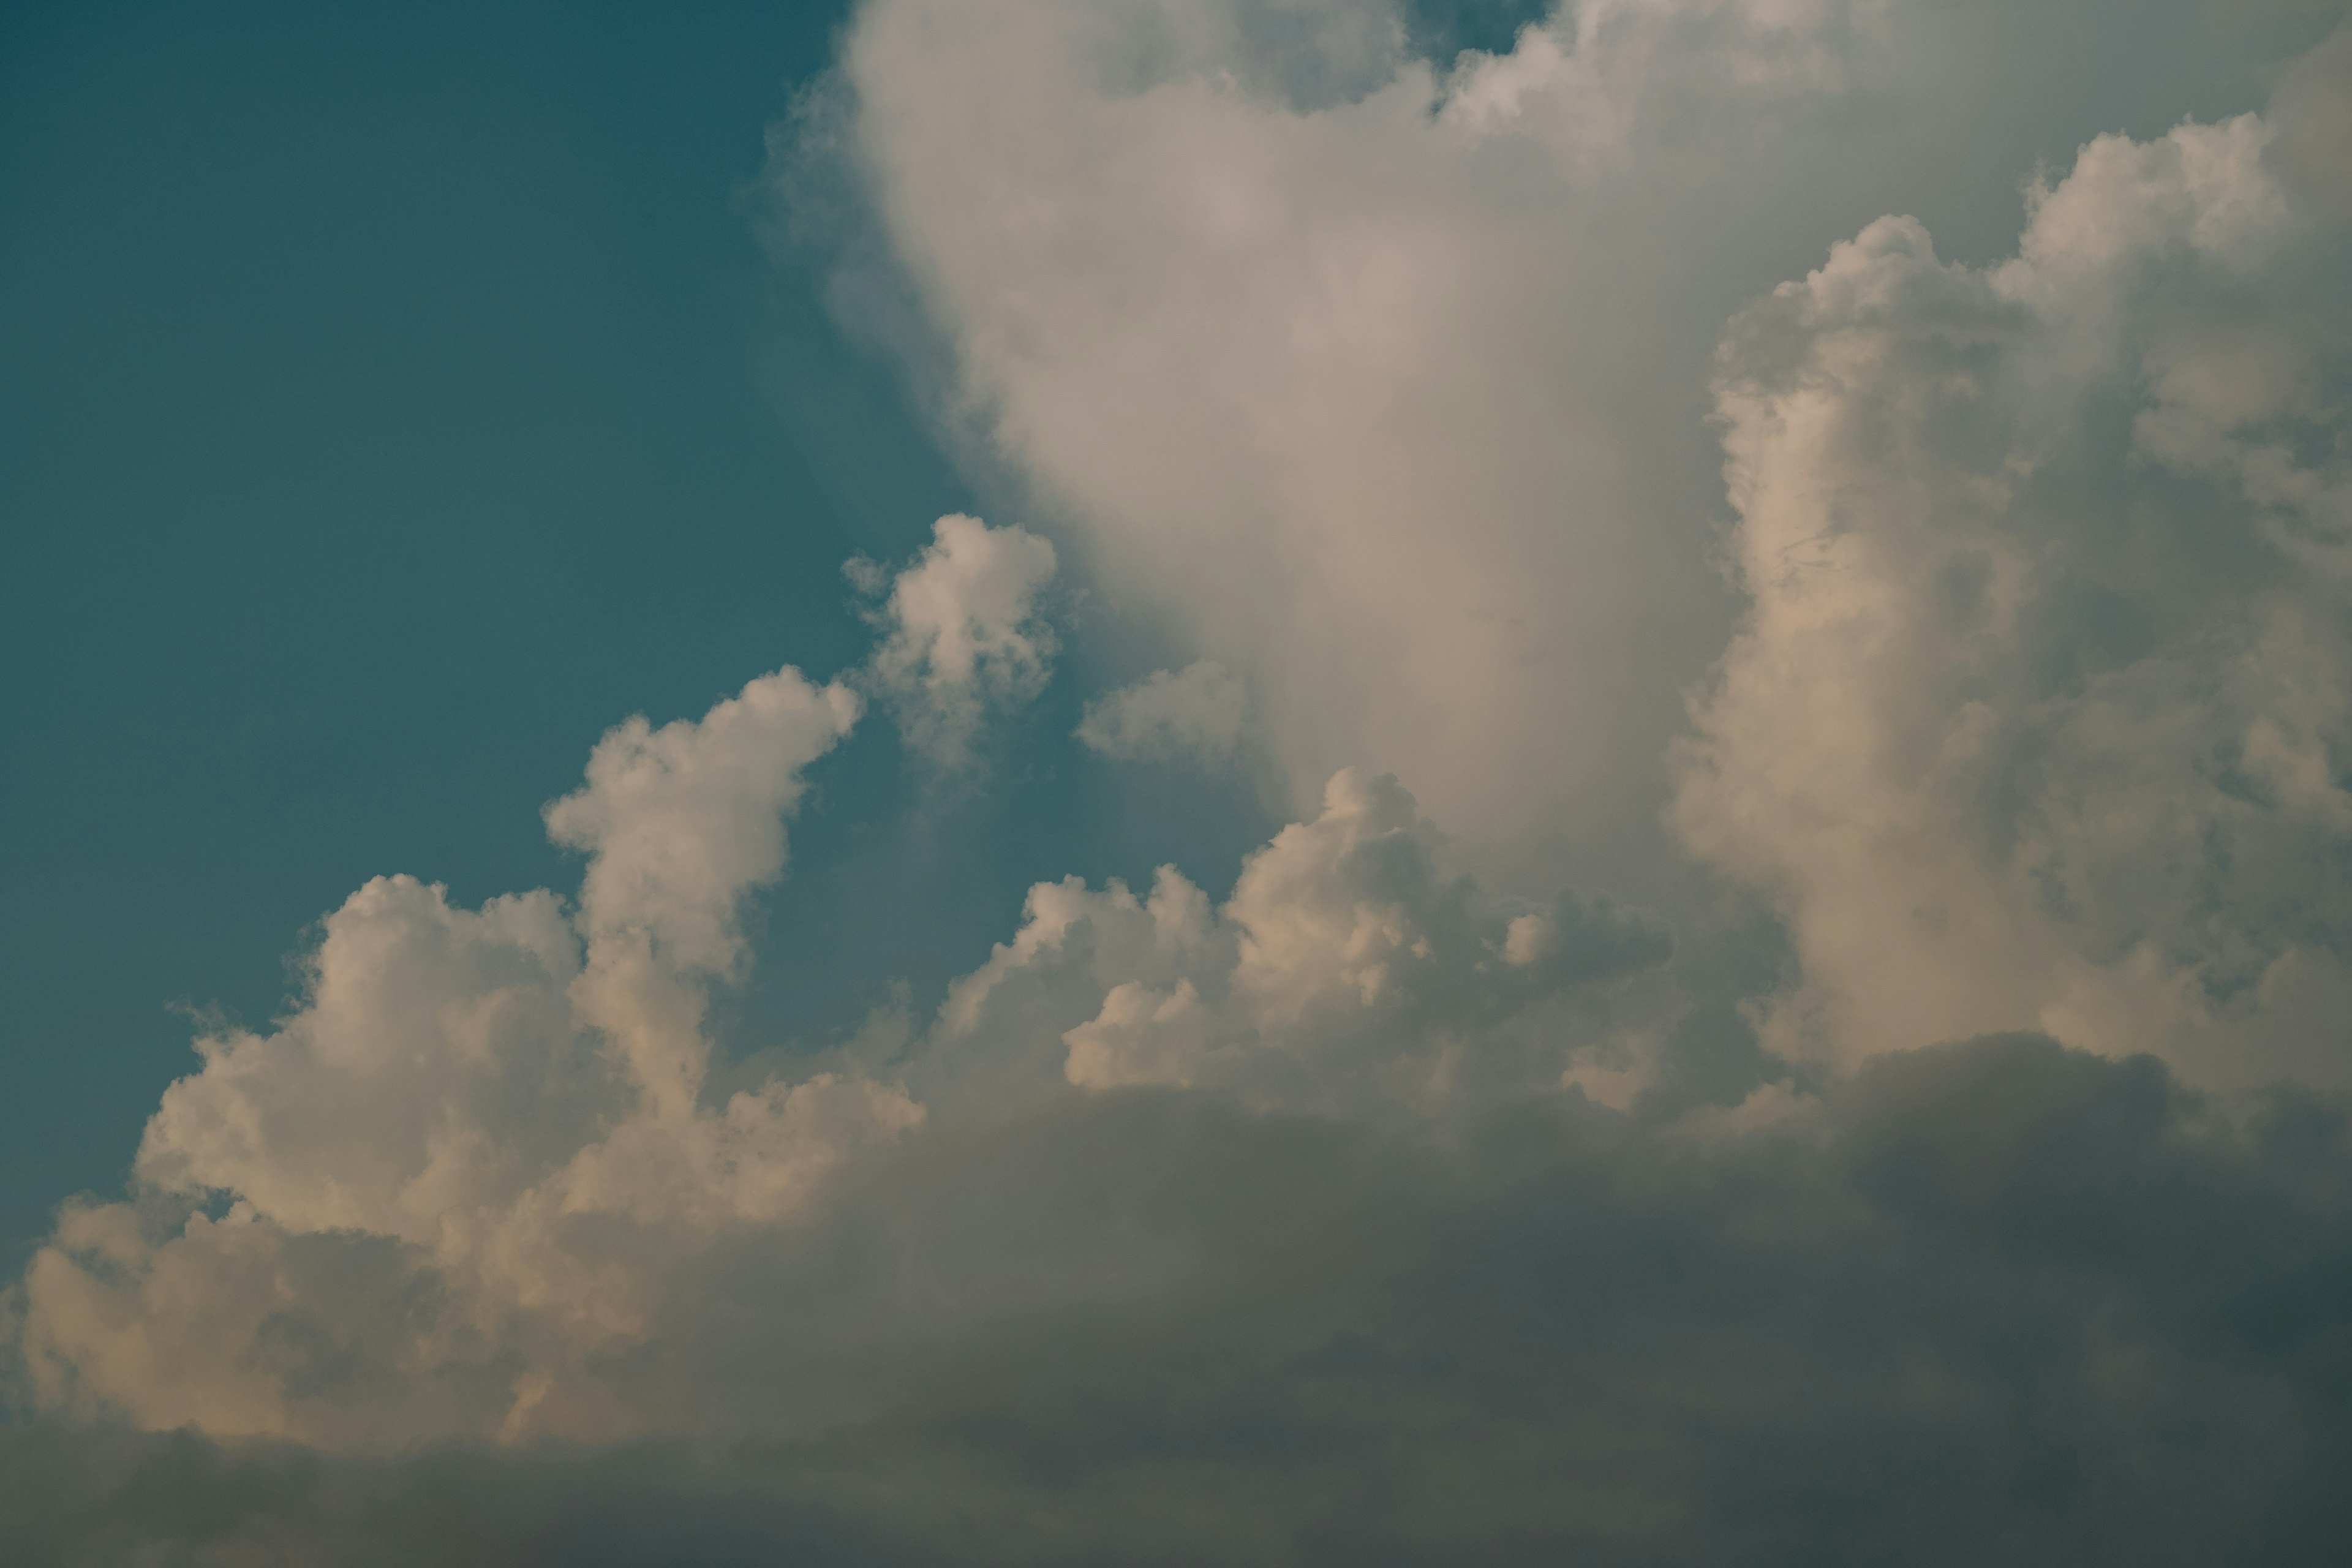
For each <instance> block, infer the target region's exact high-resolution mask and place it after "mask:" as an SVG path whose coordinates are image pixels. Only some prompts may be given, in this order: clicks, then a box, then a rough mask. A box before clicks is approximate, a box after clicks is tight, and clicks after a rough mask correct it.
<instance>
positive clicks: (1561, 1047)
mask: <svg viewBox="0 0 2352 1568" xmlns="http://www.w3.org/2000/svg"><path fill="white" fill-rule="evenodd" d="M1447 858H1448V857H1447V855H1446V853H1445V849H1444V843H1443V841H1442V839H1441V838H1440V837H1439V836H1438V834H1437V832H1436V829H1435V828H1434V827H1433V826H1432V825H1431V824H1430V823H1429V822H1428V821H1427V820H1426V819H1424V818H1423V816H1421V815H1420V814H1419V812H1418V811H1417V810H1416V809H1415V808H1414V805H1413V802H1412V797H1411V796H1410V795H1406V794H1405V792H1404V791H1403V789H1402V787H1401V786H1400V785H1399V784H1397V782H1396V781H1395V780H1394V779H1392V778H1386V777H1370V776H1367V775H1365V774H1361V773H1340V774H1339V775H1338V776H1336V777H1335V778H1333V779H1332V780H1331V782H1330V784H1329V785H1328V788H1327V789H1326V791H1325V794H1324V801H1323V809H1322V811H1321V813H1320V814H1319V815H1318V816H1316V817H1315V818H1314V819H1313V820H1311V821H1308V822H1302V823H1297V824H1294V825H1292V826H1288V827H1286V828H1284V829H1283V830H1282V832H1281V833H1279V834H1277V835H1276V837H1275V838H1274V839H1273V841H1272V842H1271V843H1269V844H1267V845H1266V846H1265V847H1264V848H1262V849H1259V850H1258V851H1256V852H1255V854H1253V855H1252V856H1251V857H1250V858H1248V860H1247V861H1246V862H1244V866H1243V868H1242V873H1241V877H1240V879H1239V880H1238V881H1237V882H1236V883H1235V884H1234V893H1233V897H1232V898H1231V899H1230V900H1227V902H1226V903H1225V904H1224V906H1223V908H1222V909H1214V910H1213V909H1212V908H1211V906H1210V903H1209V900H1208V897H1207V895H1206V894H1204V893H1203V892H1202V890H1201V889H1199V888H1198V887H1196V886H1194V885H1193V884H1192V882H1190V881H1188V880H1187V879H1185V878H1184V877H1183V876H1182V875H1181V873H1179V872H1178V871H1177V870H1176V869H1175V868H1173V867H1163V868H1161V869H1160V874H1159V877H1158V879H1156V880H1155V882H1154V883H1153V885H1152V889H1151V892H1150V896H1149V897H1148V898H1145V899H1140V900H1139V899H1138V898H1137V897H1136V896H1135V895H1134V894H1133V893H1132V892H1130V891H1129V889H1127V888H1126V887H1125V886H1124V885H1123V884H1121V883H1118V882H1116V881H1114V882H1112V883H1110V884H1108V886H1107V887H1105V888H1104V889H1103V890H1102V891H1100V892H1096V891H1093V890H1092V889H1088V888H1087V887H1086V886H1085V885H1084V884H1083V883H1080V882H1078V881H1076V879H1071V880H1069V881H1065V882H1059V883H1041V884H1040V885H1038V886H1037V887H1035V888H1034V889H1031V890H1030V894H1029V900H1028V905H1027V910H1026V914H1027V919H1026V921H1025V923H1024V925H1023V926H1022V928H1021V930H1020V931H1019V933H1018V934H1017V935H1015V936H1014V938H1013V941H1011V942H1006V943H1003V944H1001V945H1000V946H999V947H998V948H997V949H996V952H995V954H994V956H993V957H992V959H991V960H990V961H989V963H986V964H985V965H983V966H982V968H981V969H979V970H977V971H976V972H974V973H971V974H970V975H967V976H966V977H964V978H963V979H962V980H960V981H958V982H957V983H956V984H955V986H954V988H953V989H952V990H951V991H950V994H949V997H948V1001H947V1005H946V1007H945V1009H944V1010H943V1013H942V1035H941V1039H940V1045H939V1047H938V1054H939V1058H940V1063H939V1066H938V1067H937V1068H936V1069H935V1070H936V1071H938V1072H939V1073H940V1074H941V1075H943V1076H946V1077H948V1078H950V1079H956V1078H967V1079H968V1078H971V1077H973V1076H975V1075H993V1074H1000V1073H1001V1072H1002V1071H1003V1069H1002V1068H999V1067H998V1066H997V1064H998V1063H999V1061H1001V1060H1009V1061H1013V1062H1016V1063H1018V1065H1019V1069H1020V1070H1021V1071H1023V1072H1025V1073H1028V1074H1031V1075H1033V1076H1034V1075H1037V1074H1039V1073H1041V1072H1042V1071H1057V1072H1058V1073H1059V1074H1060V1075H1061V1076H1063V1077H1066V1079H1068V1081H1070V1082H1071V1083H1073V1084H1076V1085H1078V1086H1080V1087H1082V1088H1086V1089H1113V1088H1119V1087H1123V1086H1129V1085H1138V1084H1160V1085H1167V1086H1171V1087H1179V1088H1212V1087H1214V1088H1227V1089H1236V1090H1238V1091H1239V1092H1241V1093H1242V1094H1243V1095H1244V1097H1245V1098H1247V1099H1249V1100H1252V1101H1253V1102H1255V1103H1259V1104H1263V1105H1280V1106H1286V1107H1290V1108H1294V1109H1313V1110H1325V1111H1335V1110H1336V1111H1350V1110H1360V1109H1362V1108H1365V1107H1366V1106H1368V1105H1382V1104H1386V1105H1391V1106H1411V1107H1415V1108H1418V1109H1420V1110H1434V1109H1438V1108H1441V1107H1444V1106H1445V1105H1447V1104H1448V1103H1449V1102H1451V1101H1453V1100H1457V1099H1465V1098H1466V1099H1467V1100H1471V1101H1473V1102H1476V1103H1484V1102H1486V1100H1490V1099H1491V1098H1492V1097H1493V1096H1494V1095H1496V1093H1498V1092H1499V1093H1504V1094H1512V1093H1524V1092H1527V1091H1528V1089H1530V1088H1531V1087H1534V1086H1542V1085H1549V1084H1551V1083H1555V1082H1557V1081H1558V1080H1559V1075H1560V1073H1561V1071H1562V1070H1563V1066H1564V1064H1565V1062H1566V1061H1567V1059H1568V1058H1569V1057H1570V1055H1571V1054H1572V1053H1574V1052H1575V1051H1576V1050H1577V1048H1578V1047H1579V1046H1580V1045H1589V1044H1591V1039H1592V1037H1593V1036H1594V1034H1595V1032H1596V1031H1595V1028H1594V1027H1593V1026H1590V1025H1588V1026H1584V1027H1581V1028H1580V1027H1579V1026H1578V1024H1577V1022H1576V1020H1575V1019H1574V1018H1573V1017H1571V1016H1569V1015H1568V1014H1566V1013H1564V1012H1562V1011H1559V1010H1558V1009H1546V1008H1545V1007H1544V1006H1543V1005H1544V1004H1546V1003H1547V1002H1550V1001H1552V1000H1554V999H1556V998H1558V997H1559V996H1561V995H1562V994H1566V993H1569V992H1571V991H1575V992H1578V993H1580V994H1581V996H1582V997H1583V998H1584V999H1585V1000H1586V1002H1587V1003H1588V1005H1593V1006H1595V1008H1596V1016H1605V1014H1601V1013H1600V1012H1599V1010H1598V1007H1597V1005H1598V1001H1599V997H1600V996H1601V994H1603V993H1604V992H1605V991H1606V989H1607V988H1608V987H1609V986H1611V985H1612V984H1613V983H1616V982H1620V981H1622V980H1624V979H1626V978H1627V977H1628V976H1630V975H1633V974H1635V973H1641V972H1642V971H1643V970H1645V969H1650V968H1654V966H1656V965H1657V964H1659V963H1663V962H1664V959H1665V956H1666V952H1667V950H1668V945H1669V944H1668V942H1667V940H1666V937H1665V935H1664V931H1661V930H1660V929H1658V928H1657V927H1656V926H1654V925H1653V924H1651V923H1649V922H1647V921H1643V920H1642V919H1639V918H1636V917H1631V916H1627V915H1622V914H1620V913H1617V912H1615V911H1613V910H1611V909H1610V908H1609V907H1608V906H1607V905H1606V904H1605V903H1602V904H1592V903H1588V902H1586V901H1585V900H1581V899H1579V898H1577V897H1575V896H1574V895H1570V894H1563V895H1561V896H1560V898H1559V900H1557V902H1556V903H1555V904H1554V905H1553V906H1552V907H1551V908H1549V909H1546V910H1526V909H1524V908H1513V907H1509V906H1499V907H1498V906H1496V905H1495V904H1493V903H1492V902H1491V901H1489V900H1486V899H1484V898H1483V897H1482V896H1481V895H1480V894H1479V892H1478V889H1476V888H1475V885H1474V884H1472V883H1471V882H1470V881H1469V880H1467V879H1465V878H1463V877H1462V876H1461V875H1460V874H1459V873H1457V872H1454V871H1451V870H1449V869H1448V868H1447V867H1446V864H1445V862H1446V860H1447ZM1056 1058H1058V1059H1056ZM980 1081H982V1083H985V1084H987V1085H989V1086H990V1092H992V1093H995V1094H999V1095H1002V1094H1003V1092H1004V1089H1003V1079H1002V1077H1000V1076H982V1077H981V1078H980Z"/></svg>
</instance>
